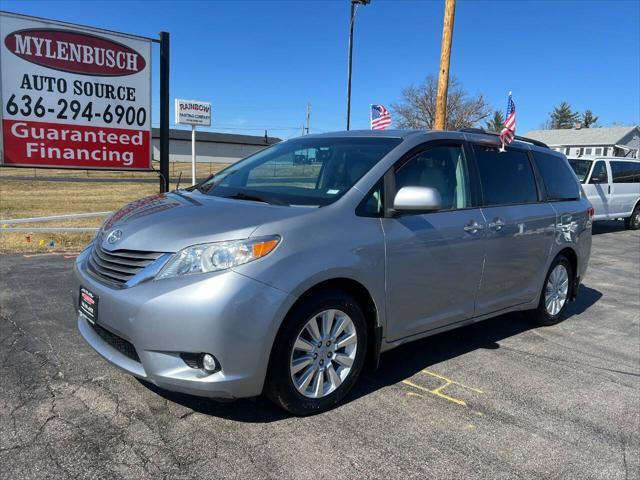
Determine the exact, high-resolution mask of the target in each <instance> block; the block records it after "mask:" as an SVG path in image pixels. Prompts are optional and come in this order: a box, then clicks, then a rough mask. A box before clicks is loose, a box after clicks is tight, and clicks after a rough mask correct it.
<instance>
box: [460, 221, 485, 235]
mask: <svg viewBox="0 0 640 480" xmlns="http://www.w3.org/2000/svg"><path fill="white" fill-rule="evenodd" d="M483 229H484V225H482V224H481V223H478V222H476V221H475V220H471V221H470V222H469V223H467V224H466V225H465V226H464V231H465V232H467V233H471V234H475V233H478V231H480V230H483Z"/></svg>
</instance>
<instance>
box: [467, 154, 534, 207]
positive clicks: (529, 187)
mask: <svg viewBox="0 0 640 480" xmlns="http://www.w3.org/2000/svg"><path fill="white" fill-rule="evenodd" d="M473 150H474V152H475V154H476V159H477V161H478V170H479V173H480V182H481V184H482V197H483V200H484V202H483V203H484V205H509V204H514V203H532V202H537V201H538V191H537V188H536V182H535V178H534V176H533V170H531V164H530V163H529V157H528V155H527V154H526V152H522V151H519V150H511V149H508V150H507V151H506V152H499V151H498V149H497V148H492V147H484V146H480V145H474V147H473Z"/></svg>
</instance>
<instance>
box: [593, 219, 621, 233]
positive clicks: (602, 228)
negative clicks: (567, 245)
mask: <svg viewBox="0 0 640 480" xmlns="http://www.w3.org/2000/svg"><path fill="white" fill-rule="evenodd" d="M624 231H625V228H624V221H621V220H604V221H600V222H593V227H592V230H591V233H592V234H593V235H600V234H602V233H612V232H624Z"/></svg>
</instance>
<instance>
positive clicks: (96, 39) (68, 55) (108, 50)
mask: <svg viewBox="0 0 640 480" xmlns="http://www.w3.org/2000/svg"><path fill="white" fill-rule="evenodd" d="M0 26H1V28H0V31H1V32H2V36H1V38H2V43H1V44H0V64H1V70H2V75H1V82H2V83H1V86H2V89H1V98H2V149H1V150H2V163H3V164H4V165H6V166H10V165H16V166H46V167H62V168H64V167H69V168H78V167H80V168H102V169H124V170H126V169H150V168H151V41H150V40H147V39H143V38H139V37H131V36H127V35H121V34H114V33H111V32H109V33H106V32H102V31H94V30H92V29H90V28H85V27H75V26H69V25H67V24H59V23H57V22H54V21H48V20H41V19H33V18H30V17H24V16H21V15H14V14H7V13H1V14H0Z"/></svg>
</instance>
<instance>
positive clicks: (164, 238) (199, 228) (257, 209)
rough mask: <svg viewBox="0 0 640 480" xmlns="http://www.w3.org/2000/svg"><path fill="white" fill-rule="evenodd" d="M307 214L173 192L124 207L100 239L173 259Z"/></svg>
mask: <svg viewBox="0 0 640 480" xmlns="http://www.w3.org/2000/svg"><path fill="white" fill-rule="evenodd" d="M308 212H309V209H306V208H295V207H286V206H279V205H269V204H266V203H261V202H253V201H248V200H234V199H227V198H222V197H215V196H210V195H204V194H202V193H199V192H197V191H195V192H186V191H180V192H179V193H177V192H171V193H166V194H160V195H153V196H151V197H146V198H142V199H140V200H136V201H135V202H131V203H129V204H128V205H126V206H124V207H123V208H122V209H120V210H119V211H117V212H116V213H115V214H114V215H113V216H112V217H111V218H109V219H108V220H107V222H106V223H105V224H104V226H103V227H102V230H101V231H100V233H99V234H98V237H99V238H100V240H101V241H102V247H103V248H104V249H106V250H121V249H124V250H144V251H150V252H169V253H172V252H177V251H179V250H181V249H183V248H185V247H188V246H190V245H196V244H199V243H207V242H217V241H222V240H235V239H242V238H248V237H249V236H250V235H251V232H253V231H254V230H255V229H256V228H257V227H259V226H260V225H263V224H265V223H269V222H273V221H277V220H283V219H286V218H289V217H295V216H298V215H303V214H305V213H308ZM274 233H277V232H274Z"/></svg>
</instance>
